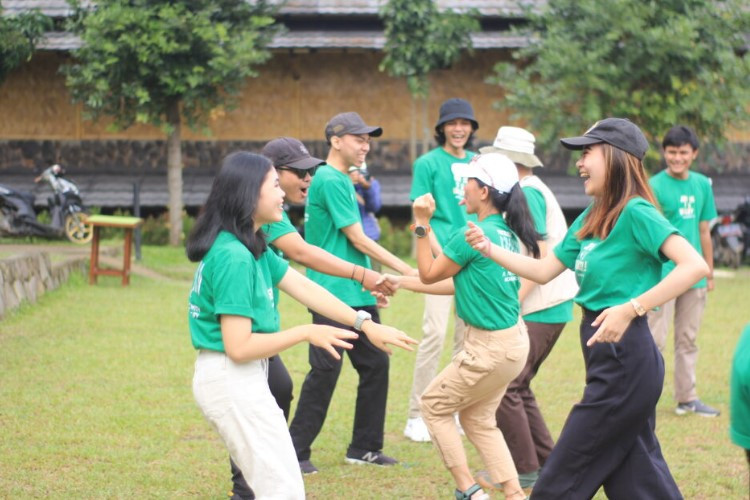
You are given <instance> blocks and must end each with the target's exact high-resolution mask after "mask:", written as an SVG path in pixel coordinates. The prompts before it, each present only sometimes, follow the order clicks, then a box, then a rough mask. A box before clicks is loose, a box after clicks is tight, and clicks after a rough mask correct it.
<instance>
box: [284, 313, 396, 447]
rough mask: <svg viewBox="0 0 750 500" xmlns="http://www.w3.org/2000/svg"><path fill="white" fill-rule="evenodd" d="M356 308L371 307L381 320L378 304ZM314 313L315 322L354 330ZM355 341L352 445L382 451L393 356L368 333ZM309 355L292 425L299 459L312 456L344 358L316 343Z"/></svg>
mask: <svg viewBox="0 0 750 500" xmlns="http://www.w3.org/2000/svg"><path fill="white" fill-rule="evenodd" d="M354 309H357V310H364V311H367V312H369V313H370V314H371V315H372V319H373V321H375V322H377V323H379V322H380V316H379V314H378V310H377V308H376V307H375V306H371V307H370V306H368V307H354ZM312 317H313V323H315V324H317V325H332V326H336V327H339V328H345V329H348V330H352V328H351V327H349V326H348V325H342V324H340V323H336V322H335V321H331V320H330V319H328V318H326V317H324V316H320V315H318V314H315V313H313V316H312ZM353 344H354V348H353V349H351V350H348V351H345V352H346V354H347V355H348V356H349V360H350V361H351V362H352V365H353V366H354V369H355V370H356V371H357V373H358V374H359V385H358V386H357V402H356V408H355V412H354V429H353V431H352V440H351V443H350V445H349V448H350V449H352V448H356V449H359V450H366V451H379V450H381V449H382V448H383V433H384V427H385V404H386V400H387V398H388V368H389V366H390V365H389V359H388V355H387V354H386V353H384V352H383V351H381V350H380V349H378V348H377V347H375V346H374V345H372V344H371V343H370V341H369V340H367V336H366V335H365V334H364V333H360V334H359V338H358V339H357V340H355V341H354V342H353ZM340 352H341V351H340ZM309 359H310V372H309V373H308V374H307V376H306V377H305V381H304V382H303V384H302V390H301V392H300V395H299V403H298V404H297V411H296V412H295V414H294V418H293V419H292V425H291V426H290V427H289V433H290V434H291V435H292V442H293V443H294V449H295V451H296V452H297V458H298V459H299V460H309V459H310V453H311V451H310V446H311V445H312V443H313V441H315V438H316V437H317V436H318V434H319V433H320V430H321V429H322V427H323V422H324V421H325V419H326V414H327V412H328V406H329V405H330V403H331V397H332V396H333V391H334V389H335V388H336V382H337V381H338V378H339V374H340V373H341V363H342V362H343V358H342V360H341V361H336V360H335V359H333V358H332V357H331V355H330V354H328V353H327V352H326V351H325V350H323V349H320V348H318V347H314V346H312V345H311V346H310V350H309Z"/></svg>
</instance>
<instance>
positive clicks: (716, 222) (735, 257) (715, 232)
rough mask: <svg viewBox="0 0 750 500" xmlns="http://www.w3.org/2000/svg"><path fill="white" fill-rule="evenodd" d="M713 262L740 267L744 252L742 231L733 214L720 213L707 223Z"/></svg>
mask: <svg viewBox="0 0 750 500" xmlns="http://www.w3.org/2000/svg"><path fill="white" fill-rule="evenodd" d="M709 228H710V230H711V243H712V245H713V247H714V264H719V265H723V266H728V267H732V268H735V269H736V268H738V267H740V263H741V262H742V257H743V255H744V252H745V242H744V231H743V228H742V225H741V224H740V223H738V222H736V221H735V216H734V214H727V215H721V216H719V217H716V218H714V219H713V220H711V222H710V223H709Z"/></svg>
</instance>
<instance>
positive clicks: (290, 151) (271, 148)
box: [261, 137, 325, 170]
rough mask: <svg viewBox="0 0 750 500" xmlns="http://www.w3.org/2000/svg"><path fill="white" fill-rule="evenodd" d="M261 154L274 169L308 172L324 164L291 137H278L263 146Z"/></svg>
mask: <svg viewBox="0 0 750 500" xmlns="http://www.w3.org/2000/svg"><path fill="white" fill-rule="evenodd" d="M261 154H262V155H263V156H265V157H266V158H268V159H270V160H271V162H272V163H273V166H274V167H291V168H298V169H301V170H308V169H311V168H314V167H317V166H318V165H323V164H325V161H323V160H321V159H320V158H315V157H314V156H311V155H310V153H309V151H307V148H306V147H305V145H304V144H302V143H301V142H300V141H298V140H297V139H295V138H293V137H279V138H278V139H274V140H272V141H269V142H268V144H266V145H265V146H263V150H262V151H261Z"/></svg>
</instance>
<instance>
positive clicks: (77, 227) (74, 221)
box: [65, 213, 94, 245]
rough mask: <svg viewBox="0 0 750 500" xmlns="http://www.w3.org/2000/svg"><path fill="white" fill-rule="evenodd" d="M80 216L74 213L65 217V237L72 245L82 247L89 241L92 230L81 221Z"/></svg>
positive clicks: (91, 227)
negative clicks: (75, 244) (76, 244)
mask: <svg viewBox="0 0 750 500" xmlns="http://www.w3.org/2000/svg"><path fill="white" fill-rule="evenodd" d="M81 215H82V214H80V213H74V214H68V215H66V216H65V236H66V237H67V238H68V239H69V240H70V241H72V242H73V243H78V244H80V245H83V244H84V243H88V242H89V241H91V238H92V237H93V236H94V228H93V226H92V225H91V224H86V223H85V222H84V221H83V217H81Z"/></svg>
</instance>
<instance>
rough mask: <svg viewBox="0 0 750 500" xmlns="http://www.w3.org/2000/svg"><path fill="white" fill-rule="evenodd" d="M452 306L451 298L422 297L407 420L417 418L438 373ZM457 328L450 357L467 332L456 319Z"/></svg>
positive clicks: (458, 348) (459, 320) (457, 318)
mask: <svg viewBox="0 0 750 500" xmlns="http://www.w3.org/2000/svg"><path fill="white" fill-rule="evenodd" d="M452 305H453V296H452V295H428V294H425V296H424V315H423V316H422V334H423V336H422V340H421V341H420V342H419V347H418V348H417V356H416V359H415V361H414V381H413V382H412V386H411V394H410V396H409V418H416V417H418V416H419V397H420V396H421V395H422V393H423V392H424V390H425V389H426V388H427V386H428V385H429V383H430V382H432V379H434V378H435V375H437V372H438V364H439V363H440V354H441V353H442V352H443V344H444V343H445V334H446V330H447V329H448V319H449V318H450V315H451V306H452ZM455 318H456V326H455V331H454V334H453V355H454V356H455V355H456V353H457V352H458V351H459V350H460V349H461V346H462V344H463V339H464V332H465V330H466V323H464V322H463V320H462V319H461V318H459V317H458V316H455Z"/></svg>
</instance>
